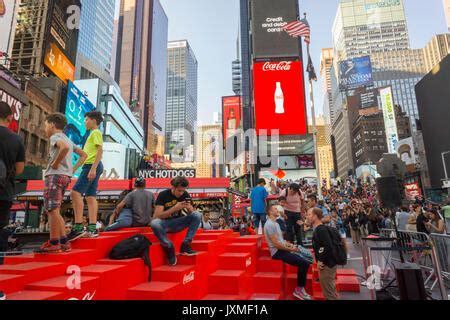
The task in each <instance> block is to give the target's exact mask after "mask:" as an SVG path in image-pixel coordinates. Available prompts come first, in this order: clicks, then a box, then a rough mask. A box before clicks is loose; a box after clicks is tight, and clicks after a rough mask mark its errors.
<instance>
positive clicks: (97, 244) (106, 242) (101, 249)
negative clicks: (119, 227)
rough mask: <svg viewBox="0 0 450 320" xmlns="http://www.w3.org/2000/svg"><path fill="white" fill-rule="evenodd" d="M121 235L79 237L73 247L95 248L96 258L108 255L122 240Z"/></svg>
mask: <svg viewBox="0 0 450 320" xmlns="http://www.w3.org/2000/svg"><path fill="white" fill-rule="evenodd" d="M120 241H121V240H120V237H117V236H104V237H99V238H97V239H79V240H77V241H75V242H74V243H73V245H72V248H73V249H82V250H83V249H84V250H86V249H92V250H95V259H96V260H97V259H103V258H106V257H108V255H109V253H110V252H111V250H112V248H113V247H114V246H115V245H116V244H118V243H119V242H120Z"/></svg>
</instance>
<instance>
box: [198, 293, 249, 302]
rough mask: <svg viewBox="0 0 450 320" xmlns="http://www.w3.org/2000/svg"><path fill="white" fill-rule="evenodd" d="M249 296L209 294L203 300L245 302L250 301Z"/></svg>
mask: <svg viewBox="0 0 450 320" xmlns="http://www.w3.org/2000/svg"><path fill="white" fill-rule="evenodd" d="M248 298H249V296H248V294H241V295H230V294H208V295H206V296H204V297H203V298H202V300H204V301H245V300H248Z"/></svg>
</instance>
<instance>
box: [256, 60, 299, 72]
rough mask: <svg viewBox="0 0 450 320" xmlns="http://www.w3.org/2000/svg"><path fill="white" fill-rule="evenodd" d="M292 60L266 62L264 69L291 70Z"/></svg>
mask: <svg viewBox="0 0 450 320" xmlns="http://www.w3.org/2000/svg"><path fill="white" fill-rule="evenodd" d="M291 64H292V61H281V62H266V63H265V64H264V66H263V71H290V70H291Z"/></svg>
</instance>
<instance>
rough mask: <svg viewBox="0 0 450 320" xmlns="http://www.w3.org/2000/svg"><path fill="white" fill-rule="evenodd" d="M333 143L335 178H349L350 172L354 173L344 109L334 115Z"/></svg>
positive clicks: (349, 134)
mask: <svg viewBox="0 0 450 320" xmlns="http://www.w3.org/2000/svg"><path fill="white" fill-rule="evenodd" d="M332 129H333V137H332V140H333V141H334V150H335V152H334V156H335V158H336V159H335V162H336V168H335V172H336V173H337V176H336V177H340V178H342V179H345V178H347V177H348V176H349V173H350V171H352V172H353V171H354V170H355V167H354V165H353V155H352V146H351V132H350V126H349V121H348V111H347V109H346V108H344V109H341V110H340V111H339V112H338V113H337V114H336V119H335V121H334V123H333V126H332Z"/></svg>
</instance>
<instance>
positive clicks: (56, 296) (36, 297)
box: [6, 290, 64, 301]
mask: <svg viewBox="0 0 450 320" xmlns="http://www.w3.org/2000/svg"><path fill="white" fill-rule="evenodd" d="M6 300H8V301H44V300H64V294H63V293H62V292H50V291H35V290H33V291H28V290H24V291H19V292H15V293H12V294H8V295H7V296H6Z"/></svg>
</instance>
